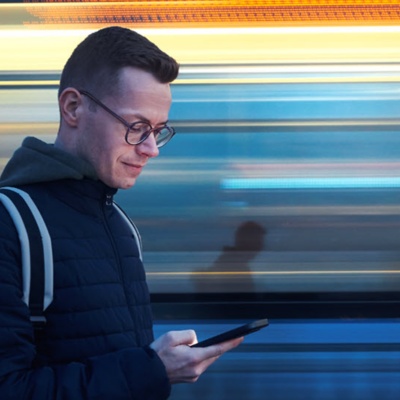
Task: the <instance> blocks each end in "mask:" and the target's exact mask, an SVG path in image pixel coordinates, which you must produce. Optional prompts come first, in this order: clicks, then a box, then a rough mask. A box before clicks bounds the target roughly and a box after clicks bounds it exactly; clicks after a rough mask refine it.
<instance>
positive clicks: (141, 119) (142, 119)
mask: <svg viewBox="0 0 400 400" xmlns="http://www.w3.org/2000/svg"><path fill="white" fill-rule="evenodd" d="M134 116H135V117H136V118H138V119H139V120H140V121H143V122H146V123H148V124H149V125H151V124H150V121H149V120H148V119H147V118H145V117H144V116H143V115H141V114H135V115H134ZM168 122H169V120H168V119H167V120H166V121H165V122H160V123H158V124H157V125H156V126H160V125H167V124H168Z"/></svg>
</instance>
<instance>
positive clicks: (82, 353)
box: [0, 138, 170, 400]
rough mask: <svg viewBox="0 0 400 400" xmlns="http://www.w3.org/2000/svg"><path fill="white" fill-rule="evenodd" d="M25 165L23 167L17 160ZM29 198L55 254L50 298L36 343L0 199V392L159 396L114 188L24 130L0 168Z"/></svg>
mask: <svg viewBox="0 0 400 400" xmlns="http://www.w3.org/2000/svg"><path fill="white" fill-rule="evenodd" d="M27 163H28V165H30V168H29V169H27V168H26V165H27ZM6 185H7V186H18V187H20V188H22V189H23V190H25V191H27V192H28V193H29V194H30V195H31V197H32V198H33V200H34V201H35V203H36V205H37V206H38V208H39V210H40V212H41V213H42V216H43V218H44V220H45V222H46V225H47V228H48V230H49V233H50V236H51V239H52V247H53V256H54V297H53V301H52V303H51V305H50V306H49V307H48V308H47V310H46V317H47V323H46V325H45V331H44V335H43V341H42V342H40V343H35V342H34V340H33V339H32V338H33V331H32V325H31V323H30V321H29V310H28V308H27V306H26V305H25V303H23V301H22V289H21V267H20V265H21V261H20V245H19V241H18V237H17V233H16V230H15V228H14V225H13V223H12V221H11V219H10V217H9V215H8V213H7V211H5V209H4V208H3V207H2V206H1V205H0V255H1V258H0V398H1V399H2V400H7V399H18V400H23V399H38V400H46V399H73V400H80V399H107V400H116V399H140V400H145V399H165V398H167V397H168V395H169V392H170V385H169V382H168V378H167V376H166V371H165V368H164V365H163V364H162V362H161V360H160V359H159V357H158V356H157V354H156V353H155V352H154V351H153V350H151V349H150V348H149V347H148V345H149V344H150V343H151V341H152V340H153V334H152V318H151V310H150V301H149V294H148V290H147V285H146V280H145V273H144V269H143V265H142V262H141V260H140V257H139V250H138V247H137V245H136V242H135V238H134V237H133V234H132V231H131V229H130V227H129V225H128V224H127V223H126V221H124V220H123V218H122V217H121V215H120V214H119V213H118V211H117V210H116V208H115V206H113V203H112V197H113V195H114V194H115V190H114V189H111V188H109V187H107V186H105V185H104V184H103V183H102V182H100V181H98V180H96V179H95V176H94V174H93V171H92V170H91V168H90V166H88V165H85V164H84V163H82V161H79V160H77V159H75V158H73V157H71V156H70V155H68V154H66V153H63V152H61V151H60V150H58V149H55V148H54V147H53V146H51V145H47V144H44V143H43V142H40V141H38V140H37V139H34V138H28V139H26V140H25V141H24V143H23V146H22V147H21V148H20V149H19V150H18V151H17V152H16V153H15V155H14V157H13V158H12V159H11V161H10V163H9V164H8V166H7V167H6V169H5V170H4V173H3V176H2V181H1V186H6Z"/></svg>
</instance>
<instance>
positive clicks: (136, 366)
mask: <svg viewBox="0 0 400 400" xmlns="http://www.w3.org/2000/svg"><path fill="white" fill-rule="evenodd" d="M19 260H20V245H19V239H18V235H17V232H16V230H15V228H14V226H13V222H12V221H11V218H10V217H9V215H8V213H7V212H6V211H5V209H4V208H3V206H2V205H0V399H2V400H25V399H26V400H28V399H29V400H52V399H63V400H83V399H85V400H89V399H90V400H92V399H96V400H103V399H104V400H109V399H113V400H128V399H140V400H147V399H148V400H153V399H154V400H155V399H157V400H161V399H166V398H168V396H169V394H170V390H171V386H170V384H169V380H168V377H167V374H166V371H165V367H164V364H163V363H162V361H161V360H160V358H159V357H158V355H157V354H156V353H155V352H154V351H153V350H152V349H150V348H149V347H143V348H128V349H123V350H119V351H116V352H112V353H108V354H105V355H102V356H98V357H92V358H89V359H87V360H85V361H84V362H74V363H70V364H66V365H47V366H44V367H38V368H35V367H34V360H35V355H36V350H35V343H34V339H33V327H32V324H31V322H30V319H29V309H28V307H27V306H26V305H25V303H24V302H23V301H22V288H21V281H22V280H21V278H22V277H21V268H20V261H19Z"/></svg>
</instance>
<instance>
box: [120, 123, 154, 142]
mask: <svg viewBox="0 0 400 400" xmlns="http://www.w3.org/2000/svg"><path fill="white" fill-rule="evenodd" d="M150 131H151V125H149V124H148V123H147V122H135V123H134V124H132V125H131V126H130V127H129V130H128V132H127V135H126V140H127V142H128V143H129V144H138V143H140V142H142V141H143V140H146V138H147V136H148V133H149V132H150Z"/></svg>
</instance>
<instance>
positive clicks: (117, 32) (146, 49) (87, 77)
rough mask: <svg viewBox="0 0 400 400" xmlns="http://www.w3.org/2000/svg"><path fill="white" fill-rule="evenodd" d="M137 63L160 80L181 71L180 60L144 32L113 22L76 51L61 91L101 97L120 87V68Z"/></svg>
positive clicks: (61, 84)
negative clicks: (140, 32)
mask: <svg viewBox="0 0 400 400" xmlns="http://www.w3.org/2000/svg"><path fill="white" fill-rule="evenodd" d="M124 67H136V68H138V69H141V70H143V71H146V72H149V73H150V74H152V75H153V76H154V77H155V78H156V79H157V80H158V81H159V82H160V83H170V82H172V81H173V80H175V79H176V77H177V76H178V72H179V65H178V63H177V62H176V61H175V60H174V59H173V58H172V57H170V56H169V55H167V54H166V53H164V52H163V51H162V50H160V49H159V48H158V47H157V46H156V45H155V44H154V43H152V42H151V41H149V40H148V39H147V38H145V37H144V36H142V35H140V34H138V33H137V32H134V31H132V30H130V29H127V28H122V27H118V26H113V27H109V28H104V29H101V30H99V31H96V32H94V33H92V34H90V35H89V36H88V37H87V38H86V39H84V40H83V41H82V42H81V43H80V44H79V45H78V46H77V47H76V48H75V50H74V51H73V53H72V54H71V56H70V58H69V59H68V61H67V63H66V64H65V66H64V69H63V72H62V75H61V80H60V87H59V95H60V94H61V93H62V91H63V90H64V89H66V88H67V87H74V88H77V89H85V90H87V91H89V92H94V93H96V94H97V96H99V97H100V98H101V97H103V96H105V95H111V94H113V92H114V89H117V88H118V83H119V82H118V78H119V74H118V73H119V71H120V70H121V69H122V68H124Z"/></svg>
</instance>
